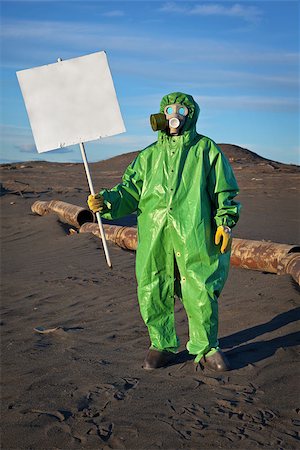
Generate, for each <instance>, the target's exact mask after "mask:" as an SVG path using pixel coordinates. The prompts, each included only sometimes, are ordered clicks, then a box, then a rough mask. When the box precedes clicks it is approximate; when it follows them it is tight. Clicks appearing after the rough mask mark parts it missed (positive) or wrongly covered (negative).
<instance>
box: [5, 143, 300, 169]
mask: <svg viewBox="0 0 300 450" xmlns="http://www.w3.org/2000/svg"><path fill="white" fill-rule="evenodd" d="M217 145H230V146H233V147H239V148H240V149H241V150H247V151H249V152H251V153H253V154H254V155H257V156H258V157H260V158H263V159H265V160H266V161H271V162H274V163H279V164H287V165H291V166H298V167H300V163H298V164H297V163H292V162H290V163H286V162H282V161H278V160H275V159H270V158H266V157H264V156H262V155H260V154H258V153H257V152H254V151H253V150H251V149H249V148H245V147H241V146H240V145H238V144H230V143H228V142H218V143H217ZM140 151H142V150H132V151H129V152H123V153H120V154H118V155H113V156H109V157H107V158H103V159H99V160H96V161H94V160H93V161H91V160H89V163H90V164H94V163H99V162H102V161H108V160H109V159H112V158H118V157H120V156H122V155H127V154H130V153H137V152H140ZM46 153H48V152H45V153H42V154H39V155H40V156H42V155H45V154H46ZM49 153H50V152H49ZM41 162H44V163H45V162H46V163H53V164H83V162H82V160H80V158H79V159H78V160H74V161H69V160H66V161H54V160H53V161H48V160H47V159H41V158H38V159H27V160H21V161H17V160H16V161H9V160H8V161H6V160H4V159H1V158H0V164H1V165H4V164H28V163H41Z"/></svg>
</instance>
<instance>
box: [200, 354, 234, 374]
mask: <svg viewBox="0 0 300 450" xmlns="http://www.w3.org/2000/svg"><path fill="white" fill-rule="evenodd" d="M200 365H201V366H202V367H203V368H204V369H206V368H207V369H210V370H214V371H216V372H225V371H226V370H230V364H229V361H228V359H227V358H226V356H225V355H224V353H223V352H221V350H218V351H217V352H216V353H214V354H213V355H211V356H208V357H206V356H205V355H204V356H203V357H202V358H201V360H200Z"/></svg>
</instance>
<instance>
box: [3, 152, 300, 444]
mask: <svg viewBox="0 0 300 450" xmlns="http://www.w3.org/2000/svg"><path fill="white" fill-rule="evenodd" d="M225 145H226V144H225ZM224 151H225V152H227V153H228V157H229V158H233V159H232V164H233V167H234V170H235V173H236V176H237V179H238V182H239V185H240V187H241V194H240V201H241V202H242V204H243V211H242V217H241V221H240V223H239V225H238V227H237V228H236V231H235V235H236V236H237V237H244V238H249V239H266V240H272V241H275V242H283V243H291V244H293V243H295V244H296V243H299V242H300V236H299V230H300V227H299V221H300V218H299V214H298V215H297V214H296V212H295V211H296V209H297V208H296V205H297V202H298V199H299V190H300V187H299V178H300V177H299V168H298V167H296V166H288V165H281V164H279V163H274V162H270V161H268V160H264V159H261V158H260V157H258V156H257V158H256V156H255V154H252V153H251V152H250V153H247V152H244V151H243V149H236V148H234V147H233V146H231V147H230V148H228V149H227V148H226V147H224ZM230 152H231V153H230ZM253 155H254V156H253ZM133 156H134V154H129V155H121V156H120V157H117V158H113V159H111V160H108V161H103V162H99V163H95V164H93V165H92V172H93V178H94V183H95V186H96V187H97V188H99V189H100V188H101V187H104V186H107V187H110V186H112V185H114V184H116V183H117V182H118V181H119V179H120V176H121V174H122V172H123V170H124V168H125V167H126V165H127V164H128V163H129V162H130V161H131V160H132V157H133ZM2 193H3V194H4V195H2V197H1V224H2V261H1V263H2V297H1V298H2V321H1V332H2V333H1V337H2V339H1V345H2V361H1V362H2V373H1V378H2V382H3V385H4V387H3V390H2V421H1V426H2V437H1V439H2V448H3V449H36V450H40V449H64V450H65V449H110V448H111V449H129V450H135V449H136V450H140V449H149V450H150V449H151V450H152V449H196V448H203V449H216V448H223V449H229V448H239V449H241V448H242V449H252V448H258V447H264V448H270V449H296V448H298V446H299V425H300V410H299V404H298V399H299V382H298V380H299V373H298V372H297V371H298V370H299V369H298V367H299V364H298V362H299V337H300V336H299V322H298V321H299V318H300V308H299V293H298V291H297V289H296V287H295V286H294V284H293V283H292V281H291V279H290V278H289V277H288V276H276V275H272V274H264V273H260V272H253V271H247V270H243V269H236V268H232V270H231V272H230V276H229V280H228V282H227V285H226V287H225V289H224V291H223V293H222V296H221V298H220V343H221V347H222V348H223V349H224V351H225V352H226V353H227V355H228V357H229V359H230V361H231V364H232V367H233V370H231V371H230V372H228V373H226V374H217V375H216V374H214V373H213V372H208V371H207V372H201V371H196V370H195V366H194V363H193V361H192V360H191V359H190V358H189V357H188V355H187V354H186V352H185V347H184V345H185V342H186V340H187V332H188V330H187V320H186V316H185V312H184V309H183V307H182V305H181V303H180V301H179V300H177V301H176V321H177V331H178V334H179V336H180V339H181V343H182V345H181V352H180V354H179V356H178V361H177V362H176V364H174V365H172V366H170V367H168V368H166V369H159V370H157V371H155V372H151V373H148V372H146V371H144V370H143V369H142V368H141V365H142V362H143V359H144V356H145V354H146V350H147V348H148V345H149V341H148V335H147V331H146V329H145V326H144V324H143V322H142V319H141V317H140V314H139V309H138V303H137V297H136V280H135V273H134V270H135V254H134V253H132V252H128V251H124V250H121V249H120V248H117V247H114V246H111V245H110V253H111V258H112V261H113V266H114V268H113V270H112V271H111V270H109V269H108V268H107V266H106V263H105V259H104V256H103V251H102V245H101V241H100V240H98V239H97V238H95V237H94V236H92V235H86V234H80V235H77V234H75V235H69V234H68V229H69V227H68V226H67V225H65V224H61V223H60V222H58V221H57V219H56V217H55V216H45V217H39V216H35V215H34V214H32V213H31V210H30V206H31V204H32V203H33V202H34V201H35V200H36V199H37V198H39V199H42V200H43V199H44V200H49V199H54V198H55V199H61V200H65V201H68V202H70V203H74V204H77V205H82V206H85V199H86V196H87V193H88V188H87V185H86V180H85V175H84V171H83V168H82V165H80V164H54V163H46V162H26V163H19V164H9V165H3V166H2ZM122 223H124V224H130V225H133V224H134V223H135V216H130V217H127V218H125V219H123V221H122ZM38 326H40V327H44V328H46V329H47V328H55V327H59V328H58V329H57V330H56V331H53V332H50V333H46V334H41V333H37V332H35V331H34V328H35V327H38Z"/></svg>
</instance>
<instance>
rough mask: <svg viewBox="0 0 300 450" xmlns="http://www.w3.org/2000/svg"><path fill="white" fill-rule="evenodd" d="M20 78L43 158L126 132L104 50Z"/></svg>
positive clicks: (36, 69) (38, 68)
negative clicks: (47, 154) (51, 152)
mask: <svg viewBox="0 0 300 450" xmlns="http://www.w3.org/2000/svg"><path fill="white" fill-rule="evenodd" d="M17 77H18V81H19V84H20V87H21V91H22V94H23V98H24V101H25V106H26V109H27V113H28V117H29V121H30V125H31V129H32V133H33V137H34V140H35V144H36V147H37V150H38V152H39V153H42V152H46V151H49V150H54V149H57V148H59V147H65V146H68V145H73V144H78V143H80V142H87V141H92V140H95V139H99V138H102V137H106V136H113V135H115V134H119V133H123V132H124V131H126V130H125V126H124V123H123V119H122V116H121V112H120V108H119V104H118V100H117V96H116V92H115V88H114V84H113V80H112V77H111V73H110V70H109V66H108V62H107V58H106V54H105V52H103V51H102V52H97V53H93V54H91V55H86V56H81V57H79V58H73V59H69V60H66V61H61V62H56V63H53V64H49V65H46V66H40V67H35V68H33V69H28V70H21V71H19V72H17Z"/></svg>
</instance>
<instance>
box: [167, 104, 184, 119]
mask: <svg viewBox="0 0 300 450" xmlns="http://www.w3.org/2000/svg"><path fill="white" fill-rule="evenodd" d="M164 113H165V115H166V116H167V119H169V117H168V116H175V117H176V116H178V115H180V116H183V117H186V116H187V115H188V113H189V110H188V109H187V107H186V106H184V105H181V104H180V103H174V105H168V106H166V107H165V109H164Z"/></svg>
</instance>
